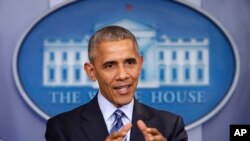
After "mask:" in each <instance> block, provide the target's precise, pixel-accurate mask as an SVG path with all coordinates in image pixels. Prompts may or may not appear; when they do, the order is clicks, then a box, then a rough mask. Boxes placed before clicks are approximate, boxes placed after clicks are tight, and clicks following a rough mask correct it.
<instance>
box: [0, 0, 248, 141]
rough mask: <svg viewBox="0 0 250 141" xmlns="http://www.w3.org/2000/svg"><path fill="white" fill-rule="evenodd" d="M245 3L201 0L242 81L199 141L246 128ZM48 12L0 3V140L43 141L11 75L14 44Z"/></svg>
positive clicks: (39, 123)
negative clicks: (233, 50) (233, 127)
mask: <svg viewBox="0 0 250 141" xmlns="http://www.w3.org/2000/svg"><path fill="white" fill-rule="evenodd" d="M249 6H250V2H249V1H248V0H241V1H238V2H237V1H234V0H228V1H227V2H224V1H222V0H219V1H218V0H209V1H205V0H204V1H202V9H204V10H206V11H207V12H208V13H209V14H211V15H212V16H213V17H215V18H216V19H217V20H218V21H219V22H220V23H222V25H223V26H224V27H225V28H226V29H227V30H228V32H229V34H231V36H232V37H233V39H234V41H235V43H236V46H237V48H238V51H239V55H240V60H241V66H240V78H239V82H238V85H237V87H236V89H235V92H234V94H233V96H232V97H231V99H230V100H229V101H228V103H227V104H226V105H225V107H224V108H223V109H222V110H221V111H220V112H219V113H217V114H216V115H215V116H214V117H213V118H211V119H210V120H208V121H207V122H205V123H204V124H203V125H202V136H203V141H210V140H213V141H227V140H229V125H230V124H249V123H250V113H249V112H248V107H249V106H250V103H249V102H248V97H249V96H248V95H249V94H248V91H249V90H250V88H249V87H248V85H247V84H249V81H250V80H249V79H250V77H249V73H248V70H249V69H250V68H249V67H250V64H249V61H248V58H247V57H248V56H247V55H248V52H250V49H249V47H248V46H249V45H250V41H249V39H250V28H249V27H248V26H249V24H250V15H249V12H250V10H248V7H249ZM48 9H49V2H48V1H46V0H36V1H35V2H34V1H33V0H19V1H7V0H2V1H0V90H1V93H0V139H1V140H3V141H12V140H13V141H17V140H20V141H40V140H41V141H42V140H44V131H45V124H46V121H45V120H44V119H42V118H41V117H40V116H38V115H37V114H36V113H35V112H34V111H33V110H32V109H31V108H30V107H29V106H28V105H27V103H25V102H24V100H23V99H22V98H21V96H20V94H19V91H18V90H17V88H16V86H15V82H14V78H13V74H12V61H13V54H14V51H15V49H16V45H17V44H18V40H19V39H20V38H21V37H22V36H23V33H24V32H25V31H26V30H27V28H28V27H29V26H30V25H32V22H33V21H35V20H36V19H38V18H39V17H40V16H41V15H42V14H44V13H45V12H46V11H47V10H48Z"/></svg>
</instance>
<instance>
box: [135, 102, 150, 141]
mask: <svg viewBox="0 0 250 141" xmlns="http://www.w3.org/2000/svg"><path fill="white" fill-rule="evenodd" d="M151 115H152V114H150V113H149V111H148V110H147V109H145V107H144V106H143V105H142V104H140V103H139V102H138V101H137V100H136V99H135V103H134V109H133V119H132V125H133V127H132V129H131V135H130V141H142V140H144V136H143V134H142V133H141V131H140V130H139V128H138V127H137V123H136V122H137V121H138V120H142V121H144V122H145V123H146V125H148V122H149V120H150V119H151V117H152V116H151Z"/></svg>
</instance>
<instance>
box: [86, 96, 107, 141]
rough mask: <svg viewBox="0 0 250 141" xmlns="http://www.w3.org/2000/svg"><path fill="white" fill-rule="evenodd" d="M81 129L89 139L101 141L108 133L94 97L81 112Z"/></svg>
mask: <svg viewBox="0 0 250 141" xmlns="http://www.w3.org/2000/svg"><path fill="white" fill-rule="evenodd" d="M81 127H82V130H83V132H84V134H85V135H86V136H87V137H88V139H89V140H90V141H101V140H105V138H106V137H107V136H108V135H109V133H108V130H107V127H106V124H105V121H104V119H103V116H102V113H101V110H100V108H99V105H98V102H97V96H95V97H94V99H93V100H91V101H90V102H89V103H88V104H87V105H86V108H85V110H84V111H83V112H82V123H81Z"/></svg>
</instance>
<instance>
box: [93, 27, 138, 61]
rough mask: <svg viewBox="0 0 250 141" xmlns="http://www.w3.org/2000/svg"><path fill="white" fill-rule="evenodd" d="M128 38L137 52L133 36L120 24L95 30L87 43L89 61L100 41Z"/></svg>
mask: <svg viewBox="0 0 250 141" xmlns="http://www.w3.org/2000/svg"><path fill="white" fill-rule="evenodd" d="M125 39H130V40H131V41H132V42H133V43H134V46H135V47H136V50H137V52H138V54H139V48H138V44H137V41H136V38H135V36H134V35H133V34H132V33H131V32H130V31H129V30H127V29H125V28H123V27H121V26H114V25H113V26H106V27H103V28H101V29H99V30H98V31H96V32H95V34H94V35H92V36H91V38H90V40H89V43H88V57H89V61H90V62H91V63H93V61H94V57H95V52H96V50H95V49H96V47H97V46H98V45H99V44H100V43H101V42H105V41H120V40H125Z"/></svg>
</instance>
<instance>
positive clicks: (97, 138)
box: [45, 96, 187, 141]
mask: <svg viewBox="0 0 250 141" xmlns="http://www.w3.org/2000/svg"><path fill="white" fill-rule="evenodd" d="M132 118H133V119H132V125H133V126H132V129H131V133H130V141H144V137H143V134H142V133H141V132H140V130H139V129H138V127H137V124H136V122H137V120H139V119H141V120H143V121H144V122H145V123H146V125H147V126H148V127H154V128H157V129H158V130H159V131H160V132H161V133H162V135H163V136H164V137H165V138H166V139H167V140H168V141H187V133H186V130H185V129H184V124H183V120H182V118H181V117H179V116H177V115H174V114H172V113H169V112H166V111H160V110H156V109H154V108H151V107H149V106H146V105H144V104H141V103H139V102H138V101H137V100H135V103H134V109H133V117H132ZM108 135H109V133H108V130H107V127H106V124H105V121H104V118H103V116H102V113H101V110H100V108H99V105H98V102H97V96H95V98H94V99H93V100H91V101H90V102H89V103H87V104H85V105H83V106H80V107H78V108H76V109H74V110H72V111H69V112H66V113H62V114H59V115H57V116H55V117H53V118H51V119H49V120H48V122H47V129H46V133H45V138H46V140H47V141H104V140H105V138H106V137H107V136H108Z"/></svg>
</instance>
